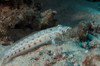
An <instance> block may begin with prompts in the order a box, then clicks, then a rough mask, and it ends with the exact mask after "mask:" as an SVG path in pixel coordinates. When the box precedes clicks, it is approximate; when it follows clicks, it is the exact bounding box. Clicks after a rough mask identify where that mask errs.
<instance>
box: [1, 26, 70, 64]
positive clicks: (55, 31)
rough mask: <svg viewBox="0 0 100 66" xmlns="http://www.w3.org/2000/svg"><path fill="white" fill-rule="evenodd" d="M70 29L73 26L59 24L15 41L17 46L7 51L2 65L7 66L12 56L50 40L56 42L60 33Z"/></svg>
mask: <svg viewBox="0 0 100 66" xmlns="http://www.w3.org/2000/svg"><path fill="white" fill-rule="evenodd" d="M70 29H71V27H69V26H62V25H58V26H55V27H52V28H48V29H45V30H42V31H39V32H37V33H35V34H31V35H29V36H26V37H24V38H23V39H21V40H19V41H17V42H15V43H14V45H15V46H13V47H11V48H10V49H9V50H8V51H6V52H5V54H4V57H3V58H2V63H1V66H5V63H7V62H9V61H10V60H11V59H12V58H14V57H16V56H18V55H21V54H23V53H25V52H28V51H29V50H32V49H34V48H36V47H38V46H41V45H43V44H45V43H47V42H49V41H51V42H52V44H55V39H56V38H59V36H60V35H62V34H64V33H65V32H66V31H68V30H70Z"/></svg>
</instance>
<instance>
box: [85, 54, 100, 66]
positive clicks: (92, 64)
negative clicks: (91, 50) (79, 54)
mask: <svg viewBox="0 0 100 66" xmlns="http://www.w3.org/2000/svg"><path fill="white" fill-rule="evenodd" d="M98 65H100V55H90V56H87V57H86V59H85V60H84V61H83V66H98Z"/></svg>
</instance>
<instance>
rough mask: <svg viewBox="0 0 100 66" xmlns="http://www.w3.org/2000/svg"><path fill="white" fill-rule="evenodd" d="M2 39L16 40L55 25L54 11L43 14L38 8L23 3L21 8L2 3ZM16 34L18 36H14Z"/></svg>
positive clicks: (0, 31) (0, 16) (0, 32)
mask: <svg viewBox="0 0 100 66" xmlns="http://www.w3.org/2000/svg"><path fill="white" fill-rule="evenodd" d="M0 7H1V8H0V41H4V42H5V43H7V42H8V41H9V42H15V41H16V40H18V39H20V38H22V37H24V36H26V35H28V34H30V33H31V32H33V31H38V30H41V29H45V28H48V27H52V26H55V24H56V22H55V20H54V12H53V11H52V10H51V9H50V10H47V12H46V11H45V12H44V13H42V14H46V16H44V17H43V16H42V15H41V13H40V11H38V10H36V8H32V7H28V6H27V5H25V4H23V5H21V6H20V7H19V8H17V7H14V8H11V7H10V6H8V5H7V6H6V5H3V4H2V5H0ZM13 36H16V37H13Z"/></svg>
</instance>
